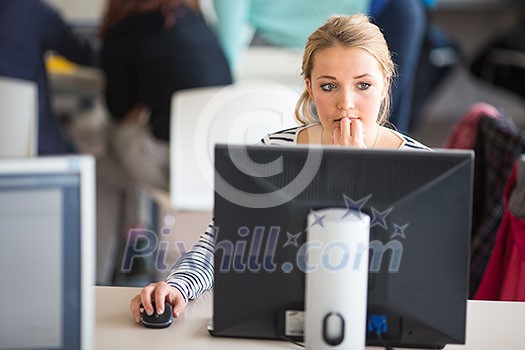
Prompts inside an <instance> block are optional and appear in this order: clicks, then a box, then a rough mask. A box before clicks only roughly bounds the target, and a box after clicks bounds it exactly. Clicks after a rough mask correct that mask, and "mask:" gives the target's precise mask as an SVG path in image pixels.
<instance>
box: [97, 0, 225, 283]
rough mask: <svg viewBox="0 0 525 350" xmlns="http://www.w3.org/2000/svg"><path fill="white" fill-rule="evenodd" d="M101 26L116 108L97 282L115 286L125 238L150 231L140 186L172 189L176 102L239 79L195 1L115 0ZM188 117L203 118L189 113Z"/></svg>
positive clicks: (104, 176)
mask: <svg viewBox="0 0 525 350" xmlns="http://www.w3.org/2000/svg"><path fill="white" fill-rule="evenodd" d="M106 5H107V6H106V10H105V13H104V16H103V18H102V22H101V27H100V37H101V41H102V51H101V66H102V68H103V71H104V73H105V76H106V86H105V100H106V105H107V108H108V110H109V114H110V120H111V121H112V123H110V126H109V128H108V133H107V134H108V140H107V141H108V147H107V153H106V154H105V155H104V156H103V157H101V159H99V160H98V163H97V216H98V221H97V224H98V227H97V234H98V236H97V283H99V284H112V283H113V282H114V281H115V276H118V274H119V273H120V272H119V271H117V270H116V268H117V266H119V264H118V263H117V256H118V252H119V246H120V243H121V242H120V240H121V237H122V236H123V235H125V234H127V232H126V231H127V229H129V228H132V227H137V226H139V227H143V226H142V224H143V223H142V222H141V221H140V217H139V209H138V207H139V204H138V203H137V192H140V191H139V190H138V189H139V188H143V187H149V188H151V187H153V188H156V189H160V190H163V191H167V190H168V187H169V138H170V114H171V113H170V112H171V97H172V95H173V93H174V92H176V91H178V90H183V89H190V88H197V87H205V86H219V85H227V84H230V83H231V82H232V78H231V74H230V70H229V66H228V63H227V61H226V57H225V56H224V54H223V52H222V49H221V47H220V46H219V43H218V41H217V39H216V37H215V35H214V33H213V32H212V31H211V30H210V29H209V27H208V26H207V24H206V23H205V21H204V19H203V17H202V16H201V14H200V13H199V12H198V9H197V6H196V2H195V1H189V0H108V1H107V4H106ZM187 117H188V118H196V117H197V116H191V115H188V116H187Z"/></svg>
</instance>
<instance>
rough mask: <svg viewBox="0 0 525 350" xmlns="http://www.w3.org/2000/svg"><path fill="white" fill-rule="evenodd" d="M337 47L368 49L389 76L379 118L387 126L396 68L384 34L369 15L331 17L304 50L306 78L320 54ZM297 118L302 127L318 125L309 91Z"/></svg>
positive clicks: (300, 100) (303, 68)
mask: <svg viewBox="0 0 525 350" xmlns="http://www.w3.org/2000/svg"><path fill="white" fill-rule="evenodd" d="M337 45H341V46H343V47H355V48H361V49H363V50H366V51H367V52H368V53H370V54H371V55H372V56H374V57H375V58H376V59H377V61H378V62H379V64H380V65H381V67H382V68H383V74H384V75H385V77H390V79H389V85H388V93H387V94H386V95H385V98H384V99H383V101H382V103H381V107H380V109H379V114H378V117H377V121H378V123H379V124H380V125H383V124H385V123H386V122H387V119H388V115H389V113H390V100H391V97H390V92H391V87H392V79H393V77H394V76H395V72H396V69H395V65H394V62H393V61H392V57H391V55H390V51H389V50H388V45H387V43H386V40H385V37H384V36H383V33H381V30H380V29H379V28H378V27H377V26H376V25H375V24H373V23H371V22H370V20H369V19H368V17H367V16H366V15H364V14H360V13H359V14H354V15H351V16H345V15H336V16H331V17H330V18H328V20H327V22H326V23H325V24H324V25H322V26H321V27H319V28H318V29H317V30H316V31H315V32H313V33H312V34H311V35H310V36H309V37H308V41H307V42H306V47H305V49H304V56H303V63H302V76H303V78H304V79H311V75H312V69H313V65H314V60H315V57H316V54H317V53H318V52H319V51H321V50H324V49H328V48H330V47H334V46H337ZM295 117H296V119H297V120H298V121H299V122H300V123H302V124H311V123H318V122H319V116H318V115H317V111H316V109H315V105H314V103H313V101H312V98H311V97H310V94H309V93H308V90H306V89H305V90H304V91H303V93H302V95H301V97H300V98H299V100H298V101H297V105H296V107H295Z"/></svg>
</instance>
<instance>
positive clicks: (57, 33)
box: [0, 0, 97, 155]
mask: <svg viewBox="0 0 525 350" xmlns="http://www.w3.org/2000/svg"><path fill="white" fill-rule="evenodd" d="M50 51H54V52H56V53H58V54H60V55H62V56H64V57H66V58H67V59H68V60H70V61H73V62H75V63H79V64H84V65H94V64H96V61H97V54H96V51H95V50H94V48H93V46H92V45H91V43H90V42H89V41H88V40H87V38H83V37H81V36H79V35H77V34H75V33H74V32H73V30H72V29H71V28H70V26H68V25H67V23H66V21H65V20H64V19H63V18H62V15H61V14H60V13H59V12H58V11H57V10H56V9H54V8H53V7H51V6H50V5H49V4H47V3H46V2H44V1H41V0H2V1H0V52H1V54H0V76H5V77H10V78H18V79H23V80H30V81H34V82H35V83H36V85H37V87H38V154H39V155H45V154H64V153H74V152H76V149H75V147H74V145H73V143H72V141H71V140H70V139H69V137H68V136H67V135H66V134H65V133H64V131H63V130H62V128H61V126H60V125H59V122H58V119H57V118H56V116H55V114H54V113H53V108H52V105H51V96H50V95H51V93H50V90H49V86H48V76H47V72H46V66H45V62H44V56H45V54H46V53H47V52H50ZM2 117H3V118H7V117H8V116H2Z"/></svg>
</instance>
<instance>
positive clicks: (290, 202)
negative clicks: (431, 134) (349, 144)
mask: <svg viewBox="0 0 525 350" xmlns="http://www.w3.org/2000/svg"><path fill="white" fill-rule="evenodd" d="M473 158H474V155H473V152H471V151H450V150H449V151H445V150H439V151H436V152H426V151H399V150H360V149H350V148H342V147H324V148H323V147H314V146H311V147H307V146H292V147H281V146H279V147H277V146H232V145H229V146H228V145H217V146H216V149H215V167H216V175H215V190H216V191H215V192H216V193H215V210H214V215H215V224H216V226H217V229H218V231H217V232H218V235H217V238H216V251H215V287H214V313H213V333H212V334H214V335H217V336H232V337H248V338H261V339H283V338H285V337H284V336H283V335H285V331H284V329H285V326H284V320H283V314H284V313H285V312H286V311H288V310H289V311H293V310H300V309H303V307H304V286H305V274H304V272H303V271H304V269H301V266H300V265H301V259H303V258H304V254H303V253H304V250H301V247H303V245H304V244H305V242H306V229H307V227H306V217H307V215H308V213H310V211H311V210H315V209H321V208H333V207H340V208H350V209H358V210H361V211H362V212H364V213H367V214H368V215H370V218H371V230H370V250H369V268H370V269H369V282H368V309H367V310H368V311H367V317H368V322H370V323H372V322H376V321H377V320H378V319H381V318H384V323H383V324H382V326H381V327H380V328H381V331H384V333H383V334H382V338H383V339H384V341H386V342H387V343H388V344H389V345H394V346H402V347H425V348H441V347H443V346H444V345H445V344H449V343H458V344H462V343H464V341H465V320H466V303H467V295H468V283H467V282H468V263H469V245H470V227H471V211H472V181H473V180H472V179H473ZM301 255H303V256H301ZM303 261H304V259H303ZM326 288H330V286H326ZM376 326H377V324H376ZM383 327H384V328H383ZM376 328H377V327H376ZM376 331H377V329H376V330H374V331H373V332H369V333H367V344H369V345H382V344H383V343H382V342H381V341H380V340H379V339H378V337H377V334H376V333H377V332H376ZM299 333H300V332H299ZM292 335H293V334H292ZM295 335H298V334H297V333H296V334H295ZM299 338H300V334H299ZM295 339H297V337H295Z"/></svg>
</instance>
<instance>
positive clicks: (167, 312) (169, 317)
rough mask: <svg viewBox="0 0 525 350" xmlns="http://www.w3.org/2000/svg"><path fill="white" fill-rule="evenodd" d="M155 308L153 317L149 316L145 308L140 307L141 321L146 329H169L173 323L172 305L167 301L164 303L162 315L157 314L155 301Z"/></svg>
mask: <svg viewBox="0 0 525 350" xmlns="http://www.w3.org/2000/svg"><path fill="white" fill-rule="evenodd" d="M151 305H152V306H153V310H155V311H154V312H153V315H151V316H148V314H147V313H146V310H144V307H143V306H142V305H140V310H141V320H142V324H143V325H144V327H148V328H166V327H169V326H170V324H171V322H173V308H172V307H171V304H170V303H168V302H167V301H166V302H165V303H164V312H163V313H162V314H160V315H159V314H158V313H157V308H156V307H155V301H152V302H151Z"/></svg>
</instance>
